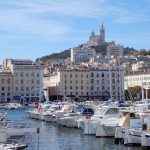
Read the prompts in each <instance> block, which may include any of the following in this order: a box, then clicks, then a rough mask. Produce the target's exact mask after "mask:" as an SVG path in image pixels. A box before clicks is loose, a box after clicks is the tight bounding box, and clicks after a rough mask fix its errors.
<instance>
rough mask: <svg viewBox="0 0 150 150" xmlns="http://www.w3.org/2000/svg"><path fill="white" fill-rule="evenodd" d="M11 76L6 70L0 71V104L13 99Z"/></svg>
mask: <svg viewBox="0 0 150 150" xmlns="http://www.w3.org/2000/svg"><path fill="white" fill-rule="evenodd" d="M12 82H13V75H12V73H11V71H10V70H8V69H1V70H0V102H9V101H11V100H12V98H13V95H12V94H13V92H12V91H13V88H12Z"/></svg>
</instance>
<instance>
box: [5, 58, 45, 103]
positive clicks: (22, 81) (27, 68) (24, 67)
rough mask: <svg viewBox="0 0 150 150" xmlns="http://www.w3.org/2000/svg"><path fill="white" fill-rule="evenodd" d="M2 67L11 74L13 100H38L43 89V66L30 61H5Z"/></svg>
mask: <svg viewBox="0 0 150 150" xmlns="http://www.w3.org/2000/svg"><path fill="white" fill-rule="evenodd" d="M4 67H7V68H8V69H10V71H11V73H12V91H13V93H12V95H13V99H16V100H17V99H18V100H19V99H26V100H27V101H29V100H39V99H40V97H41V92H42V89H43V66H41V65H38V64H35V63H34V62H33V61H32V60H24V59H6V60H5V61H4Z"/></svg>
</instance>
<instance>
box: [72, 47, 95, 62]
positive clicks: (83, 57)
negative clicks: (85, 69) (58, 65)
mask: <svg viewBox="0 0 150 150" xmlns="http://www.w3.org/2000/svg"><path fill="white" fill-rule="evenodd" d="M95 56H96V51H95V49H93V48H86V47H83V48H79V47H77V48H73V49H71V61H72V62H75V63H78V62H88V61H89V60H90V59H91V58H92V57H95Z"/></svg>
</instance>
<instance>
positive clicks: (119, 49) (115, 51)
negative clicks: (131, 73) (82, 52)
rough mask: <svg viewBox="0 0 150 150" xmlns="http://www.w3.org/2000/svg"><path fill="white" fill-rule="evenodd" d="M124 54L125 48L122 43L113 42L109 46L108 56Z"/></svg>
mask: <svg viewBox="0 0 150 150" xmlns="http://www.w3.org/2000/svg"><path fill="white" fill-rule="evenodd" d="M123 55H124V48H123V46H122V45H119V44H118V45H116V44H115V43H111V44H109V45H108V46H107V57H108V58H110V57H112V56H113V57H115V58H116V57H122V56H123Z"/></svg>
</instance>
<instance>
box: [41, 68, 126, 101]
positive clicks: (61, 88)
mask: <svg viewBox="0 0 150 150" xmlns="http://www.w3.org/2000/svg"><path fill="white" fill-rule="evenodd" d="M44 86H45V87H46V88H48V89H49V97H51V96H52V95H55V94H57V95H58V96H59V97H64V96H68V97H77V98H81V97H85V98H87V99H95V98H97V99H101V100H104V99H109V98H112V99H121V98H124V70H123V69H120V70H116V69H115V68H109V67H68V68H60V69H58V70H57V74H55V75H49V76H48V75H47V76H44ZM54 91H55V92H54ZM56 97H57V96H56Z"/></svg>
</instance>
